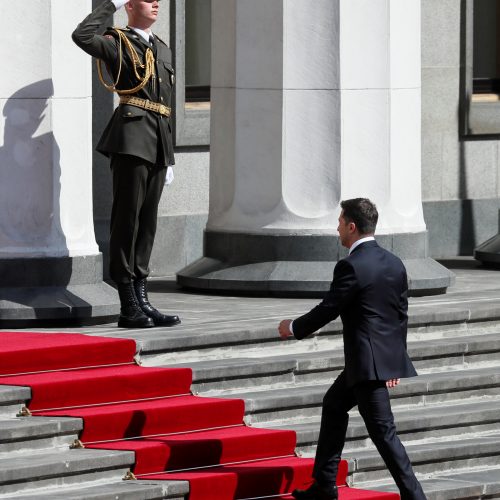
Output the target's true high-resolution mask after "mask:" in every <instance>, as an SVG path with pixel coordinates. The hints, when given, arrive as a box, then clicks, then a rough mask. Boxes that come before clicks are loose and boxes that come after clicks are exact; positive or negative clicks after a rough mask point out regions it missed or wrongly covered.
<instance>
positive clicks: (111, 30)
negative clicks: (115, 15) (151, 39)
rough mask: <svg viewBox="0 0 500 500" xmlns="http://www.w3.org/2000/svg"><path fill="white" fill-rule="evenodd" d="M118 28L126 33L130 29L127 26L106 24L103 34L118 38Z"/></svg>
mask: <svg viewBox="0 0 500 500" xmlns="http://www.w3.org/2000/svg"><path fill="white" fill-rule="evenodd" d="M118 30H119V31H123V32H124V33H127V32H128V31H130V30H129V29H128V28H115V27H114V26H108V27H107V28H106V30H105V31H104V36H112V37H114V38H118V36H119V35H118Z"/></svg>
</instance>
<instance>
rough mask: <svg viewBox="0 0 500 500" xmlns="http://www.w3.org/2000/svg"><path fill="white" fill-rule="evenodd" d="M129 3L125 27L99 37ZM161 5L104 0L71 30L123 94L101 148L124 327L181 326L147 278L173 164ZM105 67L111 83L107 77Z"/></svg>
mask: <svg viewBox="0 0 500 500" xmlns="http://www.w3.org/2000/svg"><path fill="white" fill-rule="evenodd" d="M124 6H125V9H126V11H127V15H128V23H129V24H128V26H127V27H126V28H107V29H106V30H105V31H104V34H103V35H99V34H98V32H102V29H103V28H104V27H105V26H106V23H107V22H108V21H109V19H110V18H111V16H112V15H113V14H114V13H115V11H116V10H117V9H120V8H122V7H124ZM158 10H159V1H158V0H104V1H103V3H102V4H101V5H99V6H98V7H97V8H96V9H95V10H94V11H93V12H92V13H91V14H90V15H89V16H88V17H87V18H86V19H84V20H83V21H82V22H81V23H80V24H79V25H78V27H77V28H76V30H75V31H74V32H73V41H74V42H75V43H76V44H77V45H78V46H79V47H80V48H81V49H83V50H84V51H85V52H86V53H87V54H90V55H91V56H93V57H95V58H96V59H97V65H98V70H99V76H100V78H101V81H102V83H103V84H104V85H105V86H106V88H107V89H108V90H110V91H112V92H116V93H117V94H118V96H119V105H118V107H117V108H116V110H115V112H114V114H113V116H112V117H111V119H110V121H109V123H108V125H107V126H106V128H105V130H104V132H103V134H102V136H101V139H100V140H99V143H98V145H97V150H98V151H99V152H101V153H103V154H104V155H106V156H108V157H109V158H110V162H111V171H112V176H113V208H112V212H111V235H110V246H109V253H110V276H111V278H112V279H113V281H114V282H115V283H116V284H117V286H118V293H119V295H120V303H121V311H120V318H119V320H118V326H120V327H124V328H147V327H151V326H173V325H176V324H178V323H180V319H179V317H178V316H170V315H165V314H162V313H161V312H160V311H158V310H157V309H155V308H154V307H153V306H152V305H151V304H150V302H149V299H148V293H147V282H146V279H147V277H148V275H149V259H150V256H151V251H152V248H153V242H154V238H155V233H156V221H157V214H158V204H159V202H160V198H161V194H162V191H163V186H164V185H165V179H166V176H167V170H168V171H169V174H170V173H171V167H170V166H171V165H173V164H174V153H173V144H172V129H171V125H170V114H171V101H172V87H173V84H174V70H173V67H172V52H171V50H170V48H169V47H168V46H167V45H166V44H165V43H164V42H163V41H162V40H161V39H160V38H159V37H158V36H156V35H155V34H154V33H153V32H152V31H151V26H152V25H153V24H154V22H155V21H156V19H157V16H158ZM104 66H105V67H106V70H107V73H108V75H110V78H111V79H112V80H111V81H108V82H106V80H105V78H104V76H103V67H104ZM108 80H109V78H108Z"/></svg>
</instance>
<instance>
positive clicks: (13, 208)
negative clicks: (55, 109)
mask: <svg viewBox="0 0 500 500" xmlns="http://www.w3.org/2000/svg"><path fill="white" fill-rule="evenodd" d="M52 95H53V84H52V80H50V79H48V80H42V81H39V82H36V83H33V84H31V85H28V86H26V87H23V88H22V89H19V90H18V91H16V92H15V93H14V94H13V95H12V96H10V98H9V99H8V100H7V102H6V104H5V106H4V108H3V117H4V134H3V137H4V140H3V146H2V147H1V148H0V249H1V252H2V254H8V255H9V256H11V257H12V256H15V255H17V254H18V255H26V254H31V255H39V256H44V254H47V253H51V251H52V253H53V250H54V247H57V252H58V253H59V254H60V256H62V255H64V254H65V255H68V250H67V247H66V242H65V238H64V233H63V231H62V228H61V219H60V203H59V200H60V195H61V181H60V179H61V166H60V152H59V146H58V144H57V142H56V140H55V138H54V134H53V133H52V130H51V128H52V127H51V124H52V119H51V118H52V117H51V116H50V113H51V109H50V108H49V99H50V98H51V97H52ZM39 96H46V97H39Z"/></svg>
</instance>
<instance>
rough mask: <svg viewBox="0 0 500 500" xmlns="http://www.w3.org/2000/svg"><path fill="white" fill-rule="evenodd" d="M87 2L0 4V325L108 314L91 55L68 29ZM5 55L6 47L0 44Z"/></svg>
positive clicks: (113, 298)
mask: <svg viewBox="0 0 500 500" xmlns="http://www.w3.org/2000/svg"><path fill="white" fill-rule="evenodd" d="M90 10H91V1H90V0H77V1H73V2H67V1H66V0H44V1H43V2H42V1H36V2H32V4H30V7H29V9H27V10H26V11H24V12H23V29H22V30H20V29H19V20H18V14H19V13H18V12H17V11H15V10H12V9H11V11H9V10H6V11H5V12H4V13H3V25H4V27H5V29H6V30H7V33H6V36H8V38H9V39H10V40H11V41H12V42H13V43H14V44H15V46H16V57H15V59H16V60H17V61H22V62H23V63H22V64H11V65H9V69H8V71H6V72H5V74H4V77H3V78H2V81H1V82H0V113H1V115H2V120H1V122H0V138H2V139H3V142H2V144H1V147H0V326H5V325H7V324H11V323H15V324H17V323H22V322H26V321H30V320H41V319H43V320H54V319H57V320H61V319H62V320H68V319H78V320H79V321H80V322H85V321H92V322H96V321H99V320H105V319H109V318H110V317H113V316H115V315H116V314H117V313H118V297H117V294H116V292H115V290H114V289H113V288H111V287H110V286H108V285H106V284H104V283H103V282H102V256H101V254H100V253H99V251H98V248H97V244H96V241H95V236H94V227H93V219H92V138H91V133H92V115H91V105H92V90H91V89H92V84H91V60H90V57H89V56H87V55H86V54H84V53H83V52H82V51H81V50H80V49H78V47H76V45H75V44H74V43H73V42H72V40H71V32H72V31H73V30H74V28H75V27H76V25H77V24H78V22H80V21H81V20H82V19H83V18H84V17H85V16H86V15H87V14H88V13H89V12H90ZM0 54H1V55H2V59H3V60H4V61H9V60H12V46H9V47H8V46H3V47H2V48H0Z"/></svg>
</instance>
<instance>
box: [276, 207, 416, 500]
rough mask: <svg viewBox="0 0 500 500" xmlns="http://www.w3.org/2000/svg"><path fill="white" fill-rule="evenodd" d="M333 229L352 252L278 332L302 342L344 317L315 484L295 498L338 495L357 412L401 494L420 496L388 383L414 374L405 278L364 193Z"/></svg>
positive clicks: (409, 499)
mask: <svg viewBox="0 0 500 500" xmlns="http://www.w3.org/2000/svg"><path fill="white" fill-rule="evenodd" d="M341 207H342V212H341V214H340V217H339V225H338V232H339V236H340V241H341V243H342V245H343V246H344V247H346V248H348V249H349V256H348V257H347V258H345V259H342V260H340V261H339V262H338V263H337V265H336V266H335V270H334V273H333V282H332V284H331V287H330V291H329V292H328V293H327V294H326V295H325V298H324V299H323V301H322V302H321V303H320V304H319V305H317V306H316V307H315V308H313V309H312V310H311V311H309V312H308V313H307V314H304V315H303V316H301V317H300V318H297V319H295V320H293V321H292V320H283V321H282V322H281V323H280V326H279V333H280V336H281V338H282V339H283V340H286V339H287V338H289V337H290V336H291V335H294V336H295V338H297V339H299V340H301V339H303V338H305V337H307V336H308V335H310V334H311V333H313V332H315V331H316V330H318V329H319V328H321V327H323V326H324V325H326V324H327V323H329V322H330V321H332V320H334V319H335V318H337V317H338V316H339V315H340V317H341V318H342V324H343V327H344V328H343V338H344V355H345V369H344V371H343V372H342V373H341V374H340V375H339V376H338V378H337V379H336V380H335V382H334V383H333V385H332V386H331V387H330V389H329V390H328V391H327V393H326V395H325V397H324V399H323V411H322V416H321V427H320V434H319V440H318V446H317V450H316V458H315V462H314V471H313V476H314V479H315V482H314V484H313V485H312V486H311V487H310V488H309V489H307V490H295V491H294V492H293V496H294V498H296V499H300V500H333V499H337V498H338V496H337V495H338V493H337V487H336V478H337V469H338V464H339V461H340V457H341V453H342V449H343V447H344V442H345V436H346V430H347V424H348V420H349V415H348V412H349V410H351V409H352V408H353V407H354V406H356V405H357V406H358V409H359V412H360V414H361V416H362V417H363V420H364V422H365V424H366V427H367V429H368V433H369V435H370V438H371V439H372V441H373V442H374V443H375V446H376V447H377V449H378V451H379V453H380V454H381V456H382V458H383V459H384V461H385V463H386V465H387V467H388V469H389V471H390V473H391V474H392V476H393V478H394V480H395V482H396V484H397V485H398V487H399V490H400V492H401V498H402V499H403V500H425V495H424V492H423V491H422V487H421V486H420V484H419V482H418V481H417V479H416V478H415V475H414V473H413V470H412V467H411V464H410V460H409V459H408V456H407V454H406V451H405V449H404V447H403V445H402V444H401V441H400V440H399V438H398V436H397V434H396V427H395V425H394V418H393V414H392V410H391V404H390V400H389V393H388V390H387V388H388V387H393V386H395V385H397V384H398V383H399V379H400V378H403V377H414V376H416V375H417V373H416V371H415V369H414V367H413V365H412V363H411V361H410V359H409V357H408V354H407V352H406V333H407V323H408V315H407V311H408V300H407V291H408V284H407V277H406V270H405V268H404V266H403V263H402V262H401V260H400V259H399V258H397V257H396V256H395V255H393V254H392V253H390V252H388V251H387V250H384V249H383V248H381V247H379V246H378V244H377V242H376V241H375V238H374V236H373V235H374V233H375V227H376V225H377V221H378V213H377V209H376V207H375V205H374V204H373V203H372V202H371V201H370V200H368V199H366V198H356V199H352V200H346V201H343V202H342V203H341Z"/></svg>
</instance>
